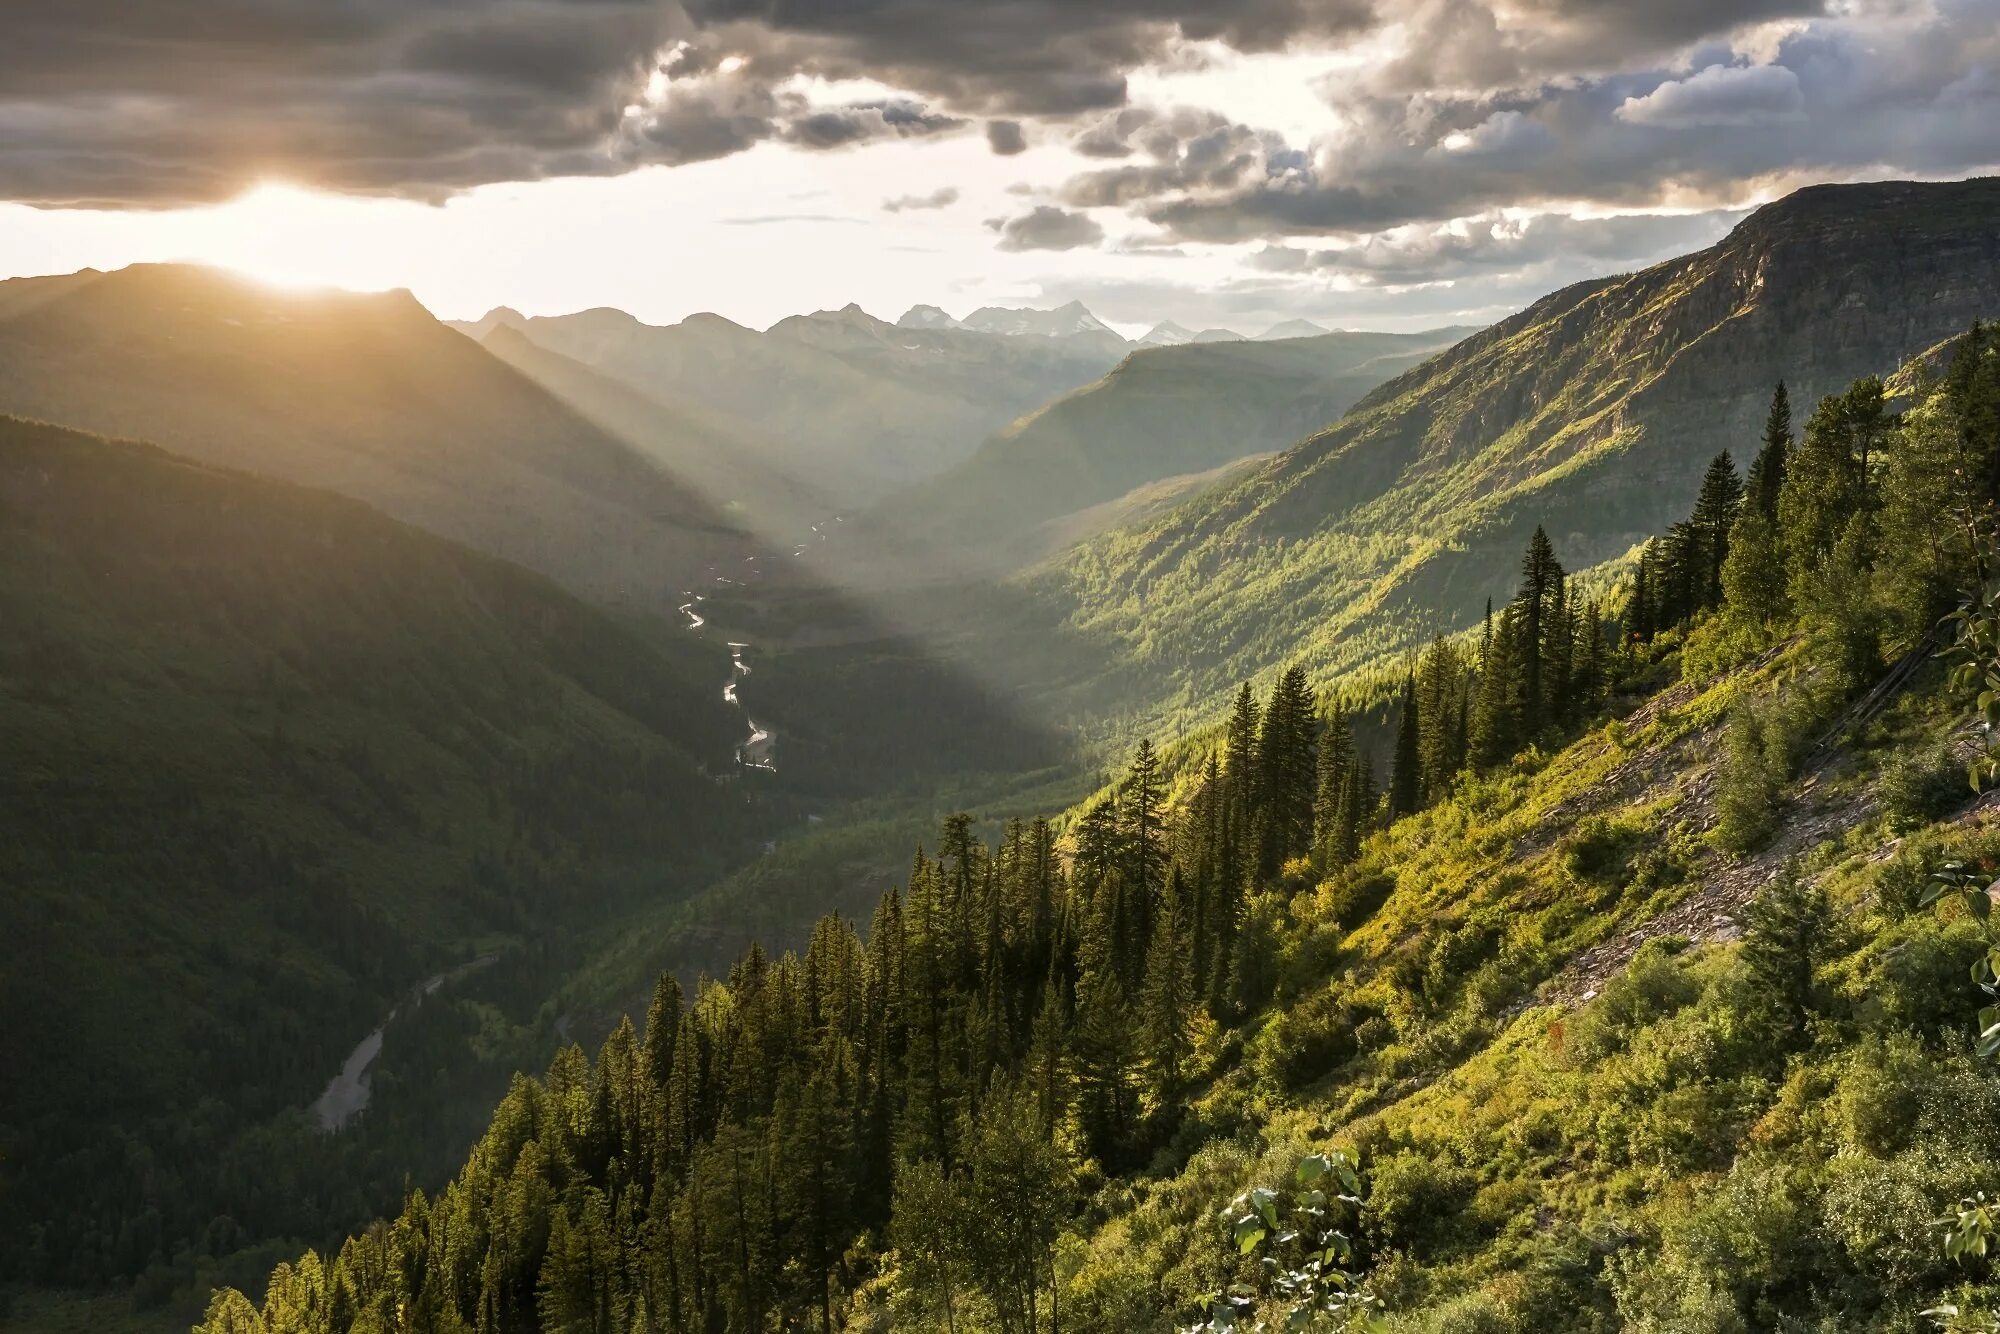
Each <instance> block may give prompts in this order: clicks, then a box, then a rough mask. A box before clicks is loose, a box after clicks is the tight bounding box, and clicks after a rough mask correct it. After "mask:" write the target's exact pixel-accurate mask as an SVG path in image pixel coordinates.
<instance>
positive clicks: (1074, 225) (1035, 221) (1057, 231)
mask: <svg viewBox="0 0 2000 1334" xmlns="http://www.w3.org/2000/svg"><path fill="white" fill-rule="evenodd" d="M986 225H987V226H989V227H991V228H993V230H995V231H997V232H999V233H1000V248H1001V249H1002V250H1075V249H1077V248H1078V247H1079V246H1087V245H1096V244H1097V243H1098V242H1099V241H1102V240H1103V239H1104V228H1102V227H1100V226H1098V224H1097V222H1096V220H1095V219H1093V218H1092V217H1090V216H1089V215H1088V214H1085V213H1071V212H1069V211H1068V210H1067V209H1060V208H1056V207H1055V206H1054V205H1052V204H1041V205H1038V206H1037V207H1035V208H1033V209H1030V210H1029V211H1028V212H1026V213H1023V214H1022V215H1021V216H1020V217H1018V218H995V219H993V220H992V221H991V222H989V223H987V224H986Z"/></svg>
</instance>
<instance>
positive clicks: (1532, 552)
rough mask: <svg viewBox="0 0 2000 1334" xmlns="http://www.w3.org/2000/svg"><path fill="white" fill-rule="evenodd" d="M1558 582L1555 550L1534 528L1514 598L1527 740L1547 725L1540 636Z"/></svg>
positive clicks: (1559, 571) (1559, 570) (1544, 648)
mask: <svg viewBox="0 0 2000 1334" xmlns="http://www.w3.org/2000/svg"><path fill="white" fill-rule="evenodd" d="M1561 579H1562V566H1561V565H1560V564H1558V563H1557V561H1556V553H1555V548H1554V547H1553V546H1551V545H1550V543H1549V535H1548V534H1547V533H1546V532H1544V531H1542V527H1541V525H1540V524H1537V525H1536V526H1535V532H1534V535H1533V536H1532V537H1530V538H1529V539H1528V549H1527V551H1526V552H1525V553H1524V554H1523V555H1522V557H1521V591H1520V593H1519V595H1518V596H1517V597H1516V598H1515V605H1516V606H1518V607H1519V608H1520V609H1521V610H1520V616H1521V638H1520V643H1519V645H1518V649H1519V655H1520V656H1519V662H1520V673H1521V730H1522V732H1523V733H1524V734H1525V735H1526V736H1528V737H1534V736H1537V735H1539V734H1540V732H1541V730H1542V728H1543V727H1544V726H1545V725H1546V724H1547V723H1548V721H1549V714H1548V705H1549V700H1548V694H1547V684H1546V681H1545V680H1544V677H1545V676H1546V664H1545V661H1544V657H1543V655H1544V653H1545V652H1546V651H1547V646H1546V643H1545V641H1544V638H1543V636H1544V633H1545V628H1546V625H1547V623H1548V618H1549V614H1550V611H1551V602H1552V599H1553V597H1554V595H1555V592H1556V588H1557V586H1558V583H1559V581H1560V580H1561Z"/></svg>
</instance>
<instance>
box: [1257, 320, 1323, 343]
mask: <svg viewBox="0 0 2000 1334" xmlns="http://www.w3.org/2000/svg"><path fill="white" fill-rule="evenodd" d="M1325 332H1326V330H1325V329H1322V328H1320V326H1318V325H1317V324H1314V323H1313V322H1312V321H1311V320H1286V321H1284V322H1283V323H1281V324H1274V325H1272V326H1271V327H1270V328H1268V329H1266V330H1264V332H1263V333H1260V334H1258V335H1257V338H1258V341H1260V342H1269V341H1271V340H1273V339H1278V338H1317V337H1319V336H1320V335H1321V334H1323V333H1325Z"/></svg>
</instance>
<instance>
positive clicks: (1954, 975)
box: [1860, 915, 1985, 1037]
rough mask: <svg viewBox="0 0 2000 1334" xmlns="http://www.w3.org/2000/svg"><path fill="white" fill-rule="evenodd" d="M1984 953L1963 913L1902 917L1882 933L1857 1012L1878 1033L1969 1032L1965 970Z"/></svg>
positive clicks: (1979, 937) (1931, 1033)
mask: <svg viewBox="0 0 2000 1334" xmlns="http://www.w3.org/2000/svg"><path fill="white" fill-rule="evenodd" d="M1984 952H1985V942H1984V940H1983V938H1982V937H1981V935H1980V933H1979V931H1978V928H1977V927H1976V926H1974V924H1972V923H1971V922H1969V921H1966V920H1965V919H1963V918H1961V919H1958V920H1955V921H1943V920H1940V919H1938V918H1935V917H1931V916H1929V915H1924V916H1919V917H1910V918H1906V919H1904V920H1903V921H1901V922H1898V923H1897V924H1896V925H1895V926H1894V927H1892V928H1890V929H1889V931H1887V932H1885V933H1884V936H1883V937H1882V938H1881V941H1880V948H1879V950H1878V952H1877V956H1876V963H1875V967H1874V969H1873V971H1872V973H1871V974H1870V975H1869V977H1868V978H1867V980H1866V981H1865V983H1864V984H1863V994H1862V997H1861V1005H1860V1013H1861V1017H1862V1019H1863V1021H1864V1022H1865V1023H1867V1024H1868V1025H1869V1027H1871V1028H1873V1029H1875V1030H1876V1031H1877V1032H1893V1031H1896V1030H1902V1029H1908V1030H1912V1031H1915V1032H1918V1033H1922V1034H1926V1035H1928V1036H1931V1037H1941V1036H1943V1035H1945V1034H1948V1033H1963V1032H1965V1031H1967V1029H1968V1027H1969V1025H1970V1024H1971V1021H1972V1014H1971V1011H1970V1009H1969V1007H1968V1005H1967V993H1968V992H1969V991H1970V984H1969V983H1968V982H1967V980H1966V970H1967V969H1969V968H1970V967H1971V966H1972V961H1973V960H1974V959H1976V958H1978V957H1979V956H1980V955H1981V954H1982V953H1984Z"/></svg>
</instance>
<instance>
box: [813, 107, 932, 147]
mask: <svg viewBox="0 0 2000 1334" xmlns="http://www.w3.org/2000/svg"><path fill="white" fill-rule="evenodd" d="M965 124H966V121H965V120H964V119H963V118H961V117H958V116H941V115H938V114H936V113H935V112H931V111H926V110H925V109H924V108H923V107H922V106H919V105H918V104H916V103H914V102H867V103H857V104H855V105H853V106H845V107H836V108H833V109H831V110H827V111H814V112H809V113H807V114H805V115H802V116H800V117H799V118H798V119H796V120H794V121H792V122H791V123H790V124H789V125H787V126H786V127H785V131H784V138H785V139H786V141H787V142H790V143H794V144H798V145H800V146H801V147H804V148H841V147H844V146H845V145H848V144H858V143H865V142H867V141H869V140H871V139H886V138H900V139H910V138H920V137H922V136H924V135H928V134H942V133H944V132H945V131H947V130H955V129H958V128H960V127H961V126H963V125H965Z"/></svg>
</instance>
